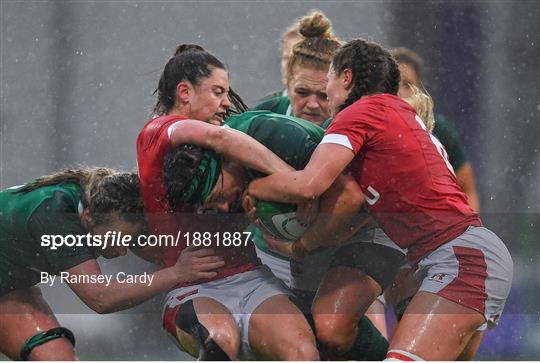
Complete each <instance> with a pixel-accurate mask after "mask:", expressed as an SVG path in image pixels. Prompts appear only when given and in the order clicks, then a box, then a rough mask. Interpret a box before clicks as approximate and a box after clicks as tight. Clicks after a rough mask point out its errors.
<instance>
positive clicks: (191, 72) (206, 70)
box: [153, 44, 248, 116]
mask: <svg viewBox="0 0 540 363" xmlns="http://www.w3.org/2000/svg"><path fill="white" fill-rule="evenodd" d="M216 68H217V69H223V70H225V71H226V70H227V68H226V67H225V64H223V62H221V61H220V60H219V59H217V58H216V57H215V56H214V55H212V54H211V53H209V52H207V51H206V50H204V48H203V47H201V46H200V45H197V44H180V45H178V46H177V47H176V48H175V50H174V53H173V56H172V57H171V58H170V59H169V61H168V62H167V64H166V65H165V68H164V69H163V73H162V74H161V77H160V79H159V83H158V87H157V89H156V90H155V91H154V94H156V93H157V97H158V99H157V102H156V104H155V106H154V110H153V112H154V114H156V115H160V116H161V115H165V114H167V113H168V112H169V111H170V110H171V109H172V108H173V106H174V104H175V101H176V86H177V85H178V83H180V82H182V81H189V82H190V83H191V84H192V85H193V86H197V85H198V84H199V82H200V81H201V79H203V78H207V77H209V76H210V75H211V74H212V71H213V70H214V69H216ZM229 99H230V101H231V104H232V106H233V110H232V111H233V112H235V113H236V112H245V111H247V109H248V107H247V106H246V104H245V103H244V102H243V101H242V98H241V97H240V96H239V95H238V94H236V93H235V92H234V91H232V90H230V91H229Z"/></svg>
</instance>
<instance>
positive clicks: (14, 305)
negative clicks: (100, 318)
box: [0, 168, 223, 360]
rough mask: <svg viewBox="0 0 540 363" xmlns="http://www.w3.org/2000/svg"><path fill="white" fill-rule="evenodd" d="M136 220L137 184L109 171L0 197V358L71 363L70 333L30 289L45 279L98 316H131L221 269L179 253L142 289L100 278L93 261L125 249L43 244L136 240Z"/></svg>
mask: <svg viewBox="0 0 540 363" xmlns="http://www.w3.org/2000/svg"><path fill="white" fill-rule="evenodd" d="M142 216H143V213H142V204H141V201H140V195H139V179H138V176H137V175H136V174H132V173H118V172H115V171H113V170H111V169H105V168H95V169H76V170H64V171H61V172H58V173H56V174H53V175H49V176H44V177H41V178H38V179H36V180H35V181H33V182H30V183H28V184H25V185H22V186H18V187H12V188H8V189H5V190H3V191H1V192H0V232H1V233H0V262H1V263H0V312H1V313H0V326H1V327H2V328H1V329H0V352H2V353H4V354H5V355H7V356H8V357H9V358H11V359H22V360H29V359H31V360H76V359H77V356H76V354H75V351H74V343H75V339H74V336H73V333H72V332H71V331H69V330H68V329H66V328H64V327H61V326H60V325H59V323H58V321H57V320H56V317H55V316H54V313H53V312H52V310H51V309H50V307H49V306H48V304H47V302H46V301H45V300H44V298H43V296H42V294H41V291H40V289H39V288H38V287H37V286H34V285H36V284H38V283H39V282H40V281H43V278H44V277H45V278H46V279H48V280H49V279H51V280H52V279H54V278H55V277H62V278H64V279H65V281H66V283H67V284H68V285H69V287H70V288H71V289H72V290H73V292H75V294H76V295H77V296H78V297H79V298H80V299H81V300H82V301H83V302H84V303H85V304H86V305H88V306H89V307H90V308H91V309H92V310H94V311H96V312H98V313H100V314H103V313H110V312H114V311H118V310H122V309H127V308H130V307H132V306H134V305H137V304H139V303H141V302H143V301H144V300H146V299H148V298H150V297H151V296H153V295H155V294H157V293H161V292H164V291H166V290H167V289H169V288H171V287H172V286H174V285H175V284H177V283H179V282H182V281H192V280H195V279H199V278H203V277H212V276H214V275H215V272H213V271H211V270H213V269H215V268H218V267H221V266H222V265H223V262H222V261H220V259H219V258H217V257H216V256H212V251H211V250H208V249H206V250H199V251H194V250H186V251H185V253H183V254H182V255H181V256H180V257H179V259H178V261H177V263H176V265H174V266H173V267H170V268H166V269H162V270H160V271H157V272H155V273H154V274H152V275H149V279H147V280H146V281H144V282H143V281H142V280H141V281H137V282H133V283H125V282H124V283H122V281H120V280H119V279H118V280H117V279H112V278H105V275H104V274H103V273H102V272H101V269H100V267H99V265H98V263H97V262H96V258H97V257H98V256H99V255H102V256H103V257H105V258H113V257H117V256H122V255H125V254H126V252H127V247H125V246H123V245H122V246H119V245H118V244H117V245H114V246H111V245H108V246H107V247H106V248H102V247H101V246H99V247H97V246H96V247H94V246H89V244H88V243H64V244H59V245H55V246H54V247H51V244H50V239H48V238H52V237H54V238H56V239H58V238H59V237H67V236H71V237H72V239H74V238H77V237H80V236H85V235H87V236H90V235H91V236H93V237H97V236H105V235H107V233H108V234H109V235H111V234H114V233H116V234H118V235H120V234H121V235H123V236H131V237H136V236H138V235H139V234H140V233H141V232H142V231H143V229H144V220H143V217H142ZM84 240H85V239H80V241H84ZM65 241H66V242H67V241H68V238H66V239H65ZM80 241H79V242H80ZM44 242H47V243H44ZM72 242H73V241H72ZM207 271H208V272H207ZM109 277H110V276H109ZM58 280H60V279H58ZM148 280H149V281H150V283H148ZM52 281H54V280H52Z"/></svg>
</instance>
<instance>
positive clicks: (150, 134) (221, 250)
mask: <svg viewBox="0 0 540 363" xmlns="http://www.w3.org/2000/svg"><path fill="white" fill-rule="evenodd" d="M185 119H186V118H185V117H182V116H160V117H156V118H154V119H152V120H150V121H149V122H148V123H147V124H146V125H145V126H144V127H143V129H142V130H141V132H140V133H139V136H138V137H137V164H138V169H139V177H140V185H141V196H142V200H143V205H144V210H145V214H146V220H147V222H148V225H149V227H150V231H151V233H152V234H158V235H159V234H161V235H173V236H174V237H175V238H176V237H177V235H178V231H181V233H180V236H181V239H180V241H179V242H180V243H179V244H178V245H177V246H164V247H162V253H163V258H164V264H165V266H172V265H174V264H175V263H176V260H177V259H178V256H179V254H180V252H181V251H182V250H183V249H184V248H185V247H186V244H187V239H186V238H185V237H184V236H185V233H190V234H192V233H194V232H200V233H203V232H210V233H211V234H212V235H214V236H215V234H216V233H223V232H239V231H238V230H237V229H235V228H234V225H235V224H234V221H231V220H230V219H231V218H229V219H228V216H226V215H214V216H212V215H197V214H196V213H195V211H194V210H193V209H191V208H190V207H189V206H187V205H186V207H185V208H182V212H181V213H174V214H173V213H171V209H170V207H169V204H168V203H167V201H166V200H165V192H166V189H165V183H164V176H163V162H164V160H165V156H166V155H167V152H169V151H170V150H171V149H172V148H173V145H172V144H171V142H170V134H169V133H170V131H171V130H172V129H170V127H171V126H172V125H173V124H175V123H176V122H178V121H182V120H185ZM236 219H238V218H236ZM221 237H222V235H219V236H218V237H213V238H212V241H213V242H217V241H218V239H220V238H221ZM220 242H222V241H220ZM212 248H214V249H215V251H216V254H217V255H219V256H222V257H223V259H224V261H225V266H223V267H222V268H220V269H219V271H218V275H217V276H216V277H215V278H214V279H212V280H217V279H220V278H223V277H227V276H231V275H235V274H237V273H240V272H245V271H249V270H252V269H254V268H255V266H256V265H257V264H258V259H257V257H256V253H255V248H254V246H253V243H251V242H249V243H248V244H247V246H246V247H233V246H223V244H220V245H219V246H216V244H215V243H214V244H213V246H212ZM205 281H209V280H205ZM200 282H202V281H194V282H192V283H189V284H183V286H185V285H192V284H196V283H200Z"/></svg>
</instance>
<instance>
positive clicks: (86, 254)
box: [0, 183, 95, 296]
mask: <svg viewBox="0 0 540 363" xmlns="http://www.w3.org/2000/svg"><path fill="white" fill-rule="evenodd" d="M19 188H20V187H12V188H8V189H5V190H3V191H1V192H0V296H1V295H4V294H5V293H7V292H9V291H13V290H17V289H22V288H28V287H30V286H33V285H35V284H36V283H38V282H39V281H40V272H41V271H44V272H48V273H50V274H59V273H60V272H61V271H65V270H67V269H69V268H71V267H74V266H76V265H78V264H80V263H82V262H84V261H87V260H89V259H94V258H95V255H94V253H93V251H92V250H90V248H88V247H80V246H73V247H67V246H60V247H58V249H56V250H52V249H50V248H49V247H42V246H41V236H42V235H45V234H46V235H62V236H65V235H68V234H71V235H86V234H87V233H88V232H87V231H86V230H85V229H84V228H83V227H82V225H81V220H80V215H79V213H78V211H79V210H78V209H79V202H80V198H79V195H80V186H79V185H77V184H73V183H63V184H58V185H51V186H44V187H40V188H38V189H35V190H32V191H30V192H27V193H15V192H16V191H17V190H18V189H19Z"/></svg>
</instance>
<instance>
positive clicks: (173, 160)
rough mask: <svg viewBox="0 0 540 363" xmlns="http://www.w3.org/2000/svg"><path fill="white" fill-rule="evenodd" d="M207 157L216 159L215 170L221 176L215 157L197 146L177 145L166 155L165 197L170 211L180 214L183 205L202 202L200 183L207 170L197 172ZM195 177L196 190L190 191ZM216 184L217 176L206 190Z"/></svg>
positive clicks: (218, 157)
mask: <svg viewBox="0 0 540 363" xmlns="http://www.w3.org/2000/svg"><path fill="white" fill-rule="evenodd" d="M209 157H210V158H214V159H216V160H217V162H218V164H217V169H218V170H219V173H221V157H220V156H219V154H217V153H215V152H214V151H211V150H207V149H203V148H202V147H200V146H197V145H190V144H184V145H179V146H176V147H175V148H173V149H172V150H170V151H169V152H168V153H167V154H166V156H165V160H164V162H163V176H164V182H165V198H166V200H167V203H168V204H169V209H170V210H171V211H172V212H176V211H181V210H182V206H183V205H185V204H189V205H192V206H196V205H201V204H203V203H204V200H203V199H204V198H203V188H204V184H205V183H204V182H205V181H206V180H207V178H209V177H210V168H209V167H206V168H203V170H201V167H200V166H201V164H202V163H203V160H204V159H205V158H209ZM218 176H219V175H218ZM196 178H198V179H199V180H198V183H197V184H196V185H197V187H196V189H195V190H193V189H192V188H190V187H192V185H193V184H194V183H193V182H194V180H195V179H196ZM222 180H223V179H222ZM216 181H217V177H215V179H214V180H212V181H211V182H210V184H211V188H210V189H213V187H214V186H215V183H216ZM190 194H191V195H190Z"/></svg>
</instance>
